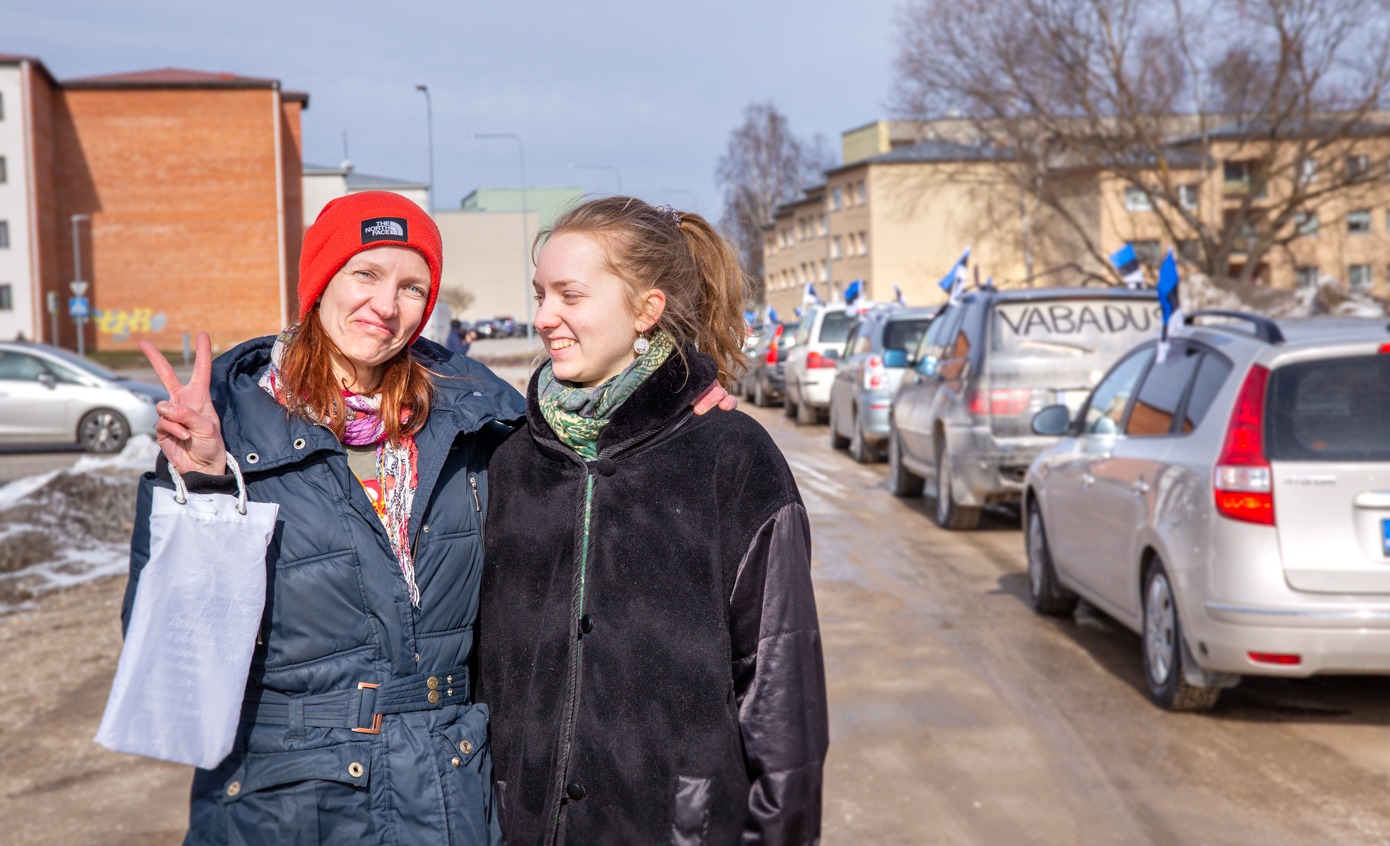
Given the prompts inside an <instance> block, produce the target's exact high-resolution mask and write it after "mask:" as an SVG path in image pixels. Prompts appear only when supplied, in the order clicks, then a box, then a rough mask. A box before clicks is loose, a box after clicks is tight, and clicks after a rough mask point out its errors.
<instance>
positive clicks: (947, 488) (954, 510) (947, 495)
mask: <svg viewBox="0 0 1390 846" xmlns="http://www.w3.org/2000/svg"><path fill="white" fill-rule="evenodd" d="M943 440H944V439H943ZM936 525H938V526H940V527H941V528H943V529H950V530H952V531H957V532H960V531H969V530H970V529H973V528H975V527H976V526H978V525H980V509H979V508H978V507H977V506H971V505H960V504H958V503H957V502H956V498H955V495H953V494H952V493H951V454H950V453H949V452H947V450H946V444H945V443H942V444H941V445H940V446H938V447H937V448H936Z"/></svg>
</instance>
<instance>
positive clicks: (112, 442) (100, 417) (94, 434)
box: [77, 408, 130, 453]
mask: <svg viewBox="0 0 1390 846" xmlns="http://www.w3.org/2000/svg"><path fill="white" fill-rule="evenodd" d="M128 440H130V424H129V423H127V422H126V420H125V418H124V417H122V416H121V414H120V412H118V411H112V410H111V409H109V408H98V409H97V410H96V411H89V412H87V413H86V414H85V415H83V417H82V420H81V422H79V423H78V424H77V442H78V443H80V444H82V448H83V449H85V450H86V451H87V452H102V453H112V452H120V451H121V450H123V449H125V444H126V441H128Z"/></svg>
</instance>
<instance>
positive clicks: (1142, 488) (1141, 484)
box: [1129, 479, 1149, 494]
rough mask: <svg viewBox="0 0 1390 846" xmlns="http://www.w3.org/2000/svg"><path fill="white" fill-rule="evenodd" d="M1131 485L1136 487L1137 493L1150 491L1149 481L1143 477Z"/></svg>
mask: <svg viewBox="0 0 1390 846" xmlns="http://www.w3.org/2000/svg"><path fill="white" fill-rule="evenodd" d="M1129 486H1130V487H1131V488H1133V489H1134V492H1135V493H1140V494H1146V493H1148V492H1149V483H1148V482H1146V481H1144V480H1143V479H1139V480H1138V481H1135V482H1131V483H1130V485H1129Z"/></svg>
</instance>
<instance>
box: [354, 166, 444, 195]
mask: <svg viewBox="0 0 1390 846" xmlns="http://www.w3.org/2000/svg"><path fill="white" fill-rule="evenodd" d="M429 187H430V184H429V183H428V182H411V181H410V180H407V179H395V178H393V177H390V176H372V175H371V174H370V173H357V172H356V171H351V172H349V173H348V174H347V188H348V190H349V191H407V190H411V189H415V190H419V189H425V188H429Z"/></svg>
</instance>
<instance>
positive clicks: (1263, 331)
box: [1182, 308, 1284, 344]
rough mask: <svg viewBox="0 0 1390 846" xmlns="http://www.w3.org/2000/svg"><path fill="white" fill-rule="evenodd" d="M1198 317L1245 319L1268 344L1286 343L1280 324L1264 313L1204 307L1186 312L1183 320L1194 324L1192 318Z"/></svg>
mask: <svg viewBox="0 0 1390 846" xmlns="http://www.w3.org/2000/svg"><path fill="white" fill-rule="evenodd" d="M1196 317H1228V318H1230V319H1232V320H1245V321H1248V322H1249V323H1251V324H1252V325H1253V327H1254V330H1255V337H1256V338H1259V339H1260V340H1261V341H1264V342H1265V343H1266V344H1282V343H1284V333H1283V332H1280V331H1279V324H1277V323H1275V322H1274V321H1273V320H1270V319H1269V318H1268V317H1265V316H1264V315H1262V314H1249V313H1247V312H1243V311H1225V310H1223V309H1216V308H1204V309H1200V310H1198V311H1194V312H1191V313H1189V314H1184V315H1183V318H1182V322H1183V323H1184V324H1185V325H1187V326H1191V325H1192V319H1193V318H1196Z"/></svg>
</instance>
